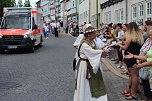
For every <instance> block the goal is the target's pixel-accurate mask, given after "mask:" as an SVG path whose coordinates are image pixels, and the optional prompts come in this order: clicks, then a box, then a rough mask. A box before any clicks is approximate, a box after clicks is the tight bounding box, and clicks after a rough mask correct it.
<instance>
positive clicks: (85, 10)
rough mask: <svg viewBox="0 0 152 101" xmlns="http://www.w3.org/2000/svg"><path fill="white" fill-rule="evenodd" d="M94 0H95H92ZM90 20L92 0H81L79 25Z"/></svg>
mask: <svg viewBox="0 0 152 101" xmlns="http://www.w3.org/2000/svg"><path fill="white" fill-rule="evenodd" d="M92 1H94V0H92ZM89 21H90V0H79V25H82V24H84V22H86V23H89Z"/></svg>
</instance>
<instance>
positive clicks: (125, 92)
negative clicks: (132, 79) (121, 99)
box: [121, 89, 130, 95]
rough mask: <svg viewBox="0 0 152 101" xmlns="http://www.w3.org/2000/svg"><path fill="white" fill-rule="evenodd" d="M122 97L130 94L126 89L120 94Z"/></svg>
mask: <svg viewBox="0 0 152 101" xmlns="http://www.w3.org/2000/svg"><path fill="white" fill-rule="evenodd" d="M121 94H122V95H126V94H130V91H129V90H128V89H125V90H123V91H122V92H121Z"/></svg>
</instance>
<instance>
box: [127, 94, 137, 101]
mask: <svg viewBox="0 0 152 101" xmlns="http://www.w3.org/2000/svg"><path fill="white" fill-rule="evenodd" d="M125 99H126V100H132V99H137V96H132V95H130V96H127V97H125Z"/></svg>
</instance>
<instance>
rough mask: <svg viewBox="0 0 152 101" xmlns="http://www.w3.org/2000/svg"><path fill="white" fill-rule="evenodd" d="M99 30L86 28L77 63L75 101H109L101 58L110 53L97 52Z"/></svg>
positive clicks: (90, 27)
mask: <svg viewBox="0 0 152 101" xmlns="http://www.w3.org/2000/svg"><path fill="white" fill-rule="evenodd" d="M96 33H97V30H96V29H95V28H93V27H92V26H89V27H88V28H86V30H85V32H84V39H83V40H82V42H81V44H80V46H79V49H78V51H77V52H78V53H77V55H78V57H79V60H78V62H77V66H76V69H77V76H76V87H75V92H74V99H73V101H108V99H107V94H106V89H105V85H104V82H103V77H102V73H101V69H100V66H101V65H100V62H101V57H104V56H106V55H107V52H108V51H103V50H97V49H96V45H95V43H94V41H93V40H94V39H95V38H96Z"/></svg>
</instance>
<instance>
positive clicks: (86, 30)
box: [84, 26, 97, 37]
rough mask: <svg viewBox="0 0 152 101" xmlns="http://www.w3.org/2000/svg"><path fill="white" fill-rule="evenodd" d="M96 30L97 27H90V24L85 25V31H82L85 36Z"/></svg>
mask: <svg viewBox="0 0 152 101" xmlns="http://www.w3.org/2000/svg"><path fill="white" fill-rule="evenodd" d="M96 31H97V29H95V28H94V27H92V26H89V27H87V28H86V29H85V31H84V36H85V37H88V35H91V34H93V33H94V32H96Z"/></svg>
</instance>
